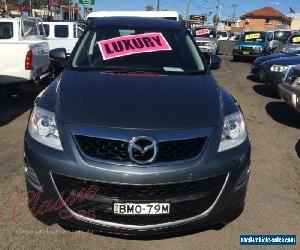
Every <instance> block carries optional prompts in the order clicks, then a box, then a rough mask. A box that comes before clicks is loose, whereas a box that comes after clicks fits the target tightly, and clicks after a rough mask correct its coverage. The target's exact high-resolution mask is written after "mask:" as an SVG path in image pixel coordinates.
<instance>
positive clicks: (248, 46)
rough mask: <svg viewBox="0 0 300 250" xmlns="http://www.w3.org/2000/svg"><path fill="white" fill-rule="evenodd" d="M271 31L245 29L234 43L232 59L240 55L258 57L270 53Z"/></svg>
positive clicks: (236, 58)
mask: <svg viewBox="0 0 300 250" xmlns="http://www.w3.org/2000/svg"><path fill="white" fill-rule="evenodd" d="M270 41H272V33H270V32H264V31H246V32H244V33H243V34H242V35H241V36H240V39H239V40H238V41H237V42H236V43H235V45H234V49H233V51H232V55H233V60H238V59H239V58H241V57H259V56H263V55H268V54H271V52H272V48H271V47H270Z"/></svg>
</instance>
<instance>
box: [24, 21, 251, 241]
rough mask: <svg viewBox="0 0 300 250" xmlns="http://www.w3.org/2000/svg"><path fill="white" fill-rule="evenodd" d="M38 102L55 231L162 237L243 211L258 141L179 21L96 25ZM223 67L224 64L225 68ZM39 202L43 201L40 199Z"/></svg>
mask: <svg viewBox="0 0 300 250" xmlns="http://www.w3.org/2000/svg"><path fill="white" fill-rule="evenodd" d="M50 57H51V60H53V61H55V62H56V64H57V65H61V66H63V65H65V66H66V67H65V69H64V71H63V72H62V73H61V74H60V75H59V77H57V79H56V80H55V81H54V82H53V83H52V84H51V85H50V86H49V87H48V88H47V89H46V90H45V91H44V92H42V93H41V94H40V95H39V96H38V97H37V99H36V101H35V104H34V107H33V109H32V112H31V115H30V119H29V124H28V128H27V131H26V134H25V147H24V148H25V153H24V160H25V177H26V183H27V188H28V201H29V208H30V210H31V213H32V214H33V215H34V216H35V217H36V218H38V219H39V220H41V221H43V222H44V223H46V224H53V223H59V224H60V225H62V226H63V227H72V228H84V229H92V230H97V231H106V232H109V233H116V234H126V235H128V234H133V235H139V234H144V235H145V234H161V233H164V232H166V233H170V232H172V231H178V230H180V231H181V230H182V229H190V228H198V227H203V226H205V225H211V224H220V223H221V224H224V223H228V222H229V221H231V220H232V219H234V218H235V217H237V216H238V215H239V214H240V213H241V212H242V210H243V207H244V201H245V195H246V189H247V182H248V178H249V171H250V169H249V166H250V140H249V136H248V132H247V129H246V125H245V121H244V117H243V114H242V112H241V110H240V107H239V105H238V104H237V103H236V101H235V100H234V99H233V97H231V96H230V95H229V94H228V93H227V92H226V91H225V90H224V89H223V88H222V87H220V86H219V85H218V84H217V82H216V81H215V80H214V78H213V76H212V75H211V74H210V70H209V67H210V68H211V69H212V68H215V67H216V65H218V63H219V61H218V60H217V58H216V56H215V55H211V57H210V59H209V60H208V63H206V61H205V59H204V57H203V56H202V54H201V51H200V50H199V48H198V47H197V45H196V43H195V40H194V39H193V37H192V36H191V34H190V33H189V32H188V31H187V30H186V28H184V27H183V26H181V25H180V24H179V23H177V22H175V21H170V20H157V19H150V18H138V17H126V18H125V17H111V18H101V19H99V20H95V21H94V22H93V23H91V24H90V25H89V26H88V28H87V30H86V31H85V33H84V34H83V35H82V37H81V38H80V40H79V42H78V43H77V45H76V47H75V49H74V51H73V52H72V55H71V57H70V59H69V60H68V62H67V63H66V58H67V57H66V52H65V50H64V49H56V50H53V51H51V53H50ZM216 62H218V63H216ZM37 197H38V198H37Z"/></svg>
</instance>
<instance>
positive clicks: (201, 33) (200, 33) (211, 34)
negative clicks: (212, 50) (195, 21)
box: [194, 28, 217, 38]
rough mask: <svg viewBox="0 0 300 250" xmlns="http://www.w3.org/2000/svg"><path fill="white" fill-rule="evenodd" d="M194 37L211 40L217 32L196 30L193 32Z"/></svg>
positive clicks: (202, 29) (205, 29) (204, 29)
mask: <svg viewBox="0 0 300 250" xmlns="http://www.w3.org/2000/svg"><path fill="white" fill-rule="evenodd" d="M194 36H195V37H211V38H216V37H217V32H216V31H215V30H212V29H207V28H198V29H195V30H194Z"/></svg>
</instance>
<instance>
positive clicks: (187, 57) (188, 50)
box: [72, 26, 204, 74]
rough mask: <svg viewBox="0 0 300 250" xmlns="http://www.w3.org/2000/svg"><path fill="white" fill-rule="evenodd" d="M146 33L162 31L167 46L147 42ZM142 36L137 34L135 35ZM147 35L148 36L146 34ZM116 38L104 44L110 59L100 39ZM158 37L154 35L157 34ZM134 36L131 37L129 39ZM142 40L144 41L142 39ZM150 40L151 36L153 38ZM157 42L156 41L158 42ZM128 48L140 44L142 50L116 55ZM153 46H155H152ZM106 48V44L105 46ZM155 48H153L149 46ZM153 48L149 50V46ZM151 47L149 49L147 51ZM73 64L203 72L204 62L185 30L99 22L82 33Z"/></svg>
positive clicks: (93, 67)
mask: <svg viewBox="0 0 300 250" xmlns="http://www.w3.org/2000/svg"><path fill="white" fill-rule="evenodd" d="M148 33H151V34H153V33H155V34H158V33H161V35H162V37H161V41H167V43H168V45H169V47H170V49H168V50H159V49H156V48H157V47H155V44H152V45H151V44H149V43H148V44H147V42H145V40H143V39H146V38H145V36H147V34H148ZM122 34H124V35H127V34H131V35H141V36H135V38H132V37H133V36H130V37H128V36H127V37H124V38H123V39H122V37H123V36H122ZM142 36H143V37H144V38H138V37H142ZM149 36H151V35H150V34H149ZM111 38H117V40H118V42H114V44H110V45H107V44H106V45H107V46H108V47H109V46H111V47H110V49H109V50H114V51H109V50H106V52H107V51H109V53H110V55H112V54H111V53H114V54H113V55H115V56H114V57H111V58H109V59H107V58H106V59H105V58H104V54H103V47H102V50H100V45H99V42H101V41H104V43H107V39H111ZM156 38H157V37H156ZM131 39H133V40H131ZM143 41H144V42H143ZM153 43H155V42H154V40H153ZM157 44H159V43H157ZM126 47H127V50H129V49H136V48H140V49H142V50H143V51H142V52H138V53H131V54H127V55H125V56H124V55H123V56H118V55H119V54H117V53H120V51H121V52H124V51H126ZM154 47H155V48H154ZM106 48H107V47H106ZM152 48H154V49H152ZM151 49H152V50H151ZM149 50H151V51H149ZM72 67H73V68H74V69H80V70H99V71H101V70H133V71H147V72H157V71H158V72H162V73H165V74H185V73H188V72H193V73H194V72H195V73H199V72H203V71H204V64H203V61H202V58H201V56H200V54H199V52H198V50H197V47H196V45H195V43H194V41H193V40H192V38H191V36H190V35H189V32H188V31H186V30H171V29H170V30H169V29H163V30H162V29H158V28H138V29H134V28H133V27H116V26H102V27H101V28H99V29H92V30H89V31H88V32H87V33H85V36H84V37H83V38H82V41H81V43H80V45H79V47H78V49H77V51H76V52H75V56H74V58H73V60H72Z"/></svg>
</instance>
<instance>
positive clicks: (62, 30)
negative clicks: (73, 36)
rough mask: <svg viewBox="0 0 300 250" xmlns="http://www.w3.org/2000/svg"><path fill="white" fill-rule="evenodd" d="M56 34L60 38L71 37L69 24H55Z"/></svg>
mask: <svg viewBox="0 0 300 250" xmlns="http://www.w3.org/2000/svg"><path fill="white" fill-rule="evenodd" d="M54 36H55V37H60V38H66V37H69V26H68V25H55V26H54Z"/></svg>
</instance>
